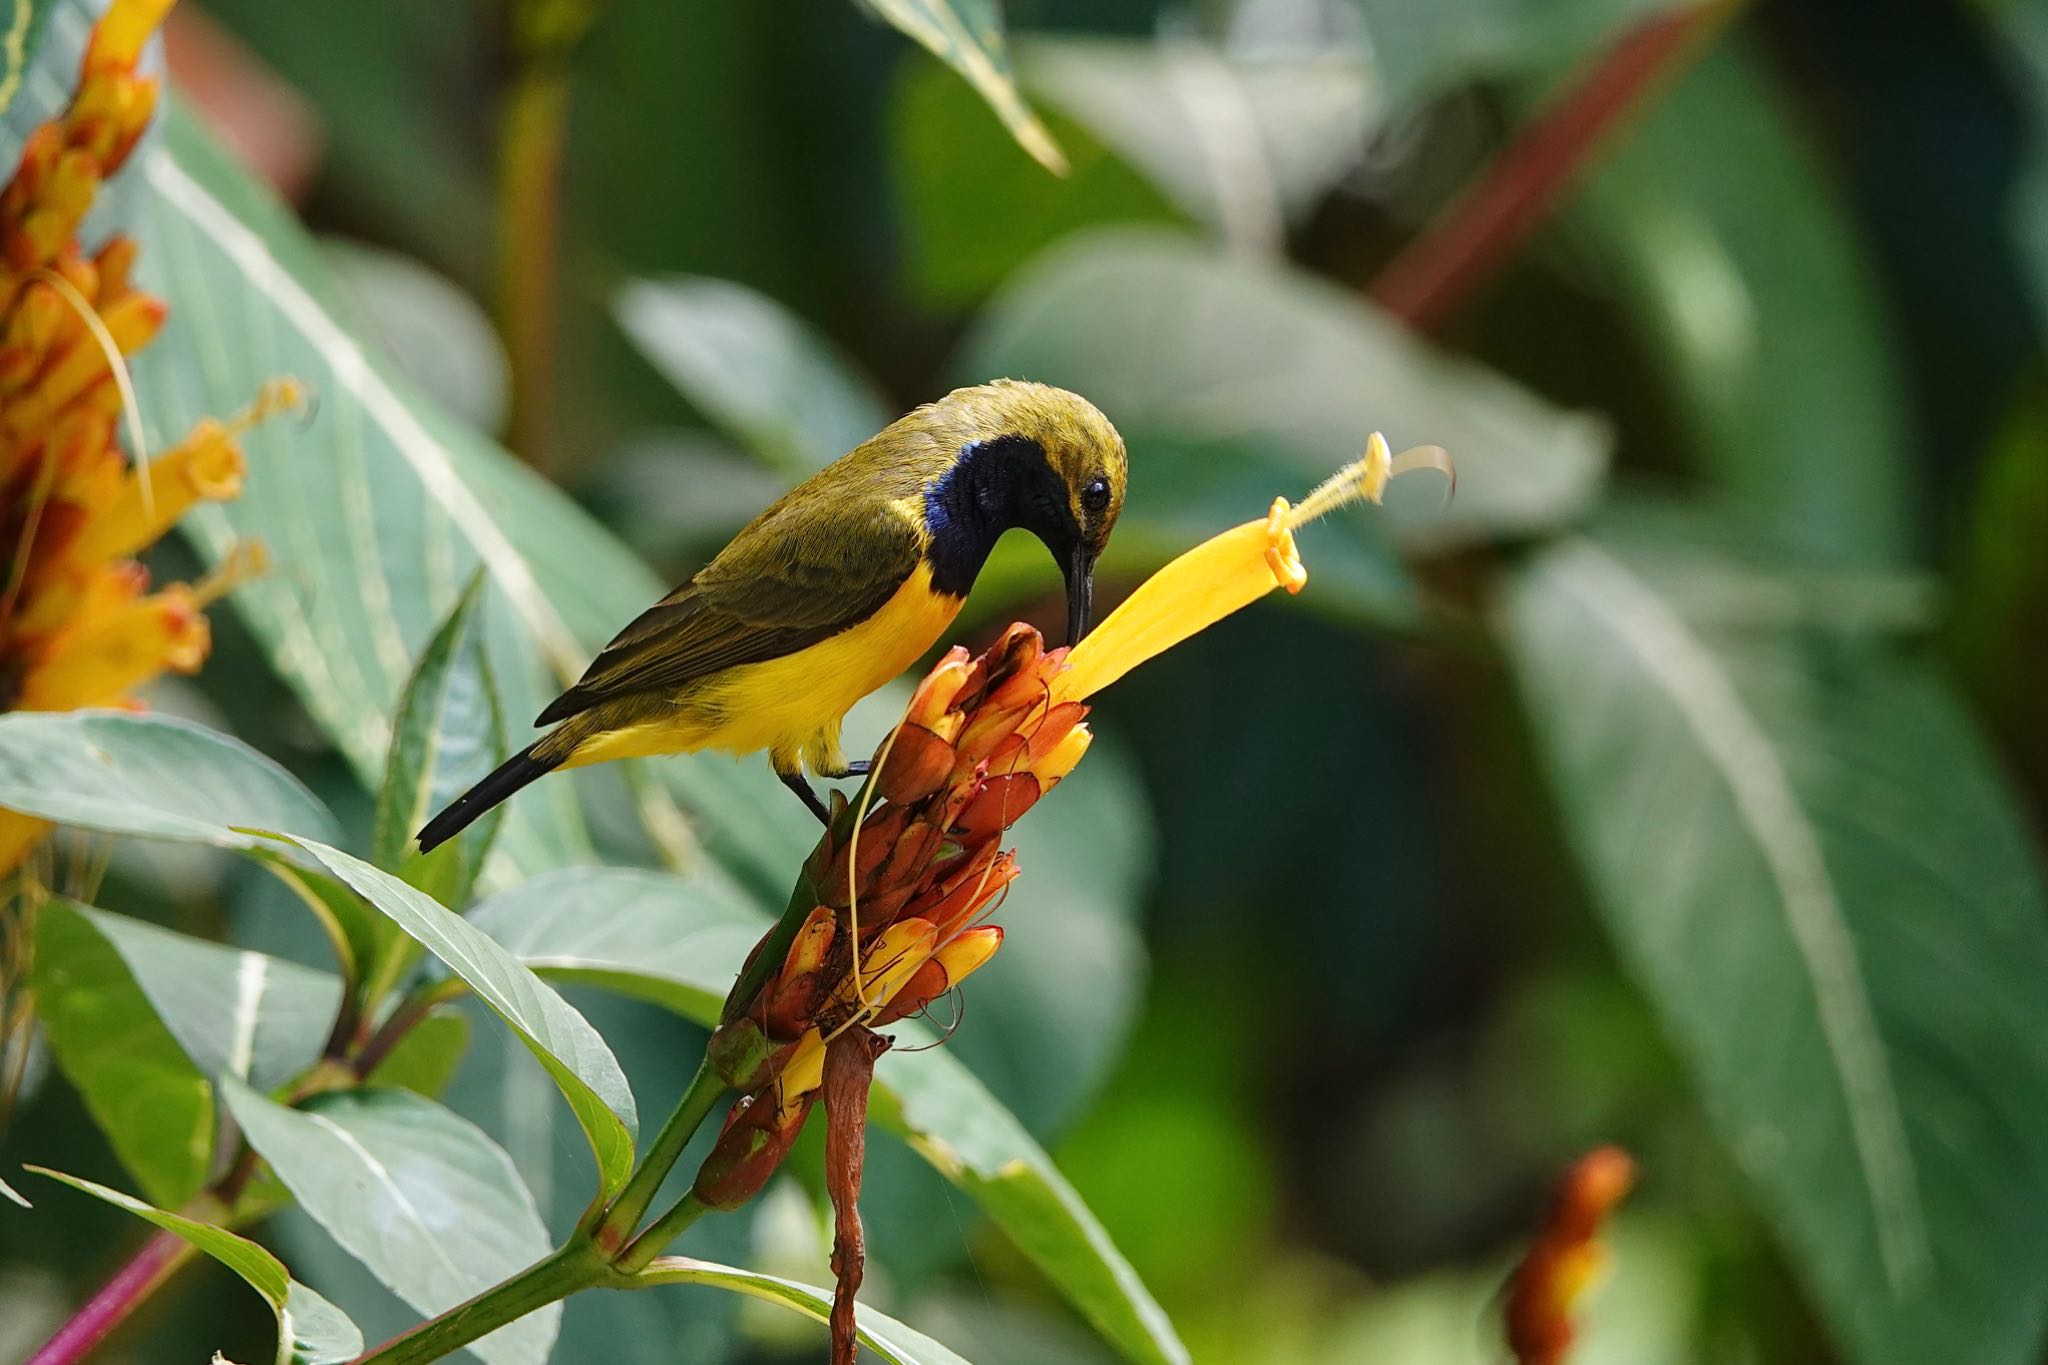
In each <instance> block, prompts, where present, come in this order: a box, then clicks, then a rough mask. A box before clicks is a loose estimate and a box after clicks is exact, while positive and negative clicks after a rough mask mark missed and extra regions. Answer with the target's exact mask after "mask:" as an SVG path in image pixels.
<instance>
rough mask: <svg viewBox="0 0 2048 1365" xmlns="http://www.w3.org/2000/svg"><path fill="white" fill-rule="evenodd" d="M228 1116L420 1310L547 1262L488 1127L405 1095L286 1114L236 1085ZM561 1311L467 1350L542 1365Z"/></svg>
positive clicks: (517, 1184) (344, 1098)
mask: <svg viewBox="0 0 2048 1365" xmlns="http://www.w3.org/2000/svg"><path fill="white" fill-rule="evenodd" d="M223 1092H224V1094H225V1097H226V1099H227V1103H228V1108H229V1110H230V1111H231V1112H232V1113H233V1114H234V1116H235V1121H236V1122H237V1123H239V1124H241V1126H242V1131H243V1132H244V1134H246V1135H247V1137H248V1139H249V1144H250V1146H252V1147H254V1148H255V1149H256V1150H257V1151H258V1152H260V1153H261V1154H262V1156H263V1159H264V1160H265V1161H267V1162H269V1163H270V1167H271V1169H272V1170H273V1171H275V1172H276V1173H277V1177H278V1179H280V1180H282V1181H283V1182H284V1183H285V1185H286V1187H287V1188H289V1189H290V1190H291V1192H292V1195H293V1197H294V1198H296V1199H297V1200H298V1202H299V1205H300V1207H302V1208H304V1209H305V1210H306V1212H307V1213H309V1214H311V1215H312V1216H313V1217H314V1218H315V1219H317V1220H318V1221H319V1223H320V1225H321V1226H322V1227H324V1228H326V1229H327V1231H328V1232H329V1233H330V1234H332V1236H333V1237H334V1240H335V1241H337V1242H339V1243H340V1244H341V1245H342V1246H343V1247H344V1248H345V1249H346V1250H347V1251H348V1252H349V1253H350V1254H351V1255H353V1256H354V1257H355V1258H356V1259H357V1260H359V1261H361V1262H362V1263H363V1265H364V1266H365V1267H367V1268H368V1269H369V1270H370V1272H371V1273H372V1274H374V1275H376V1277H377V1278H378V1279H379V1280H381V1281H383V1282H384V1284H385V1285H387V1286H388V1287H389V1288H390V1289H391V1290H392V1291H393V1292H394V1293H396V1294H397V1295H398V1296H399V1297H400V1298H402V1299H404V1300H405V1301H406V1302H407V1303H409V1304H411V1305H412V1306H413V1307H414V1308H417V1309H418V1310H419V1311H420V1312H422V1313H426V1314H434V1313H440V1312H445V1311H446V1310H448V1309H450V1308H453V1307H454V1306H455V1305H456V1304H458V1303H461V1302H463V1301H464V1300H466V1299H469V1298H472V1297H474V1296H475V1295H477V1294H480V1293H482V1292H483V1291H484V1290H486V1289H488V1288H490V1287H491V1286H492V1285H494V1284H496V1283H497V1282H498V1281H500V1280H502V1279H505V1278H507V1277H508V1276H511V1275H514V1274H516V1273H518V1272H519V1271H521V1270H524V1269H525V1268H526V1267H527V1266H529V1265H531V1264H533V1263H534V1262H535V1261H537V1260H539V1259H540V1258H541V1257H543V1256H545V1255H547V1254H548V1251H549V1249H550V1248H549V1244H548V1234H547V1229H546V1228H545V1227H544V1226H542V1224H541V1219H540V1212H539V1210H537V1209H536V1208H535V1207H534V1203H533V1196H532V1195H530V1194H529V1193H527V1189H526V1186H525V1184H524V1183H523V1182H522V1181H521V1180H520V1178H519V1172H518V1171H517V1170H516V1169H514V1167H513V1165H512V1159H511V1158H510V1157H508V1156H506V1155H505V1152H504V1150H503V1149H502V1148H500V1147H499V1146H498V1144H496V1143H495V1142H493V1141H491V1139H490V1138H489V1136H487V1135H486V1134H485V1133H484V1131H483V1130H482V1129H481V1128H478V1127H477V1126H476V1125H475V1124H473V1123H471V1122H469V1121H468V1120H467V1119H464V1118H461V1117H458V1116H457V1115H455V1114H454V1113H451V1112H450V1111H449V1110H447V1109H444V1108H442V1107H441V1106H440V1105H438V1104H436V1103H434V1102H433V1101H432V1100H429V1099H425V1098H423V1097H421V1096H419V1095H415V1094H413V1093H412V1092H410V1091H406V1090H359V1091H348V1092H336V1093H333V1094H328V1095H321V1096H317V1097H315V1098H314V1099H312V1100H309V1101H308V1102H307V1103H306V1104H305V1106H304V1107H302V1108H299V1109H288V1108H286V1107H285V1106H283V1105H281V1104H276V1103H273V1102H272V1101H270V1100H267V1099H265V1098H264V1097H263V1096H261V1095H259V1094H257V1093H256V1092H255V1091H253V1090H250V1089H248V1088H247V1087H246V1086H242V1085H238V1084H236V1083H234V1082H229V1083H227V1085H226V1086H224V1087H223ZM560 1320H561V1306H560V1305H559V1304H552V1305H549V1306H548V1307H546V1308H543V1309H541V1310H539V1311H538V1312H535V1313H531V1314H528V1315H527V1316H526V1317H523V1318H520V1319H519V1320H518V1321H517V1322H514V1323H511V1324H509V1325H507V1326H505V1327H501V1328H499V1329H498V1330H497V1331H495V1332H493V1333H491V1334H490V1335H489V1336H487V1337H485V1338H483V1339H482V1340H481V1341H478V1342H475V1343H473V1344H471V1345H470V1346H469V1347H468V1349H469V1350H470V1351H471V1352H472V1353H474V1354H475V1355H476V1356H477V1357H478V1358H479V1359H482V1360H484V1361H486V1362H488V1363H489V1365H541V1363H542V1362H544V1361H546V1359H547V1357H548V1349H549V1347H550V1346H552V1345H553V1344H554V1339H555V1329H556V1327H557V1325H558V1324H559V1322H560Z"/></svg>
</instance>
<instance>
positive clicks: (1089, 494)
mask: <svg viewBox="0 0 2048 1365" xmlns="http://www.w3.org/2000/svg"><path fill="white" fill-rule="evenodd" d="M934 406H935V407H936V408H939V409H947V410H950V411H948V413H947V415H948V417H949V418H951V420H950V421H949V422H947V423H946V425H947V426H948V427H950V428H951V429H952V431H953V433H954V434H955V435H956V436H958V437H962V438H964V439H961V440H960V441H959V445H958V452H959V458H958V461H957V464H956V466H955V468H954V470H953V471H951V475H950V477H949V479H948V480H947V482H948V483H949V484H952V485H954V486H955V487H956V488H957V489H959V490H962V491H965V490H970V489H971V490H972V497H973V500H974V505H975V507H976V509H977V512H978V515H979V516H980V518H982V524H983V525H984V526H985V527H987V528H988V529H990V530H992V531H994V532H995V533H997V534H1000V532H1001V531H1003V530H1006V529H1008V528H1010V527H1013V526H1014V527H1019V528H1022V529H1023V530H1026V531H1029V532H1031V534H1033V535H1035V536H1037V537H1038V539H1039V540H1041V541H1043V542H1044V543H1045V547H1046V548H1047V549H1048V550H1050V551H1052V554H1053V558H1054V559H1055V560H1057V561H1058V562H1059V566H1060V572H1061V574H1063V575H1064V576H1065V578H1066V586H1067V641H1068V643H1069V644H1071V643H1073V642H1074V641H1077V640H1079V639H1080V638H1081V637H1082V635H1084V634H1086V633H1087V630H1088V624H1089V613H1090V610H1091V608H1092V605H1093V599H1094V591H1095V561H1096V559H1097V558H1098V557H1099V556H1100V555H1101V554H1102V550H1103V547H1104V546H1105V545H1107V544H1108V543H1109V533H1110V532H1111V531H1112V530H1114V529H1115V527H1116V519H1117V515H1118V514H1119V513H1120V512H1122V511H1123V506H1124V484H1125V479H1126V472H1127V461H1126V457H1125V454H1124V440H1123V437H1121V436H1119V435H1118V434H1117V430H1116V428H1115V427H1114V426H1112V425H1110V421H1109V419H1108V418H1107V417H1104V416H1103V415H1102V413H1101V412H1100V411H1099V410H1098V409H1097V408H1096V406H1095V405H1094V404H1093V403H1090V402H1089V401H1088V400H1087V399H1085V398H1083V397H1081V396H1080V395H1079V394H1075V393H1069V392H1067V391H1066V390H1065V389H1056V388H1053V387H1051V386H1050V385H1046V384H1033V383H1027V382H1025V381H1022V380H1015V379H999V380H997V381H995V382H994V383H992V384H982V385H978V386H976V387H975V388H971V389H959V390H956V391H954V392H953V393H951V394H948V395H947V396H946V397H945V398H944V399H943V400H941V401H940V402H939V403H938V404H935V405H934ZM984 552H985V551H984ZM975 567H976V568H979V564H978V563H977V564H976V566H975Z"/></svg>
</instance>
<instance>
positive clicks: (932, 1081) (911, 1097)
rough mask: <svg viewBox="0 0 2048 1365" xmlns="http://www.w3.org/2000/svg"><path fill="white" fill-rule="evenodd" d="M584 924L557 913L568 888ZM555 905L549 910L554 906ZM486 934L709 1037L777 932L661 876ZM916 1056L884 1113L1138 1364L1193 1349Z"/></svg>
mask: <svg viewBox="0 0 2048 1365" xmlns="http://www.w3.org/2000/svg"><path fill="white" fill-rule="evenodd" d="M572 885H573V886H577V887H578V888H579V889H580V891H581V893H582V896H581V900H580V904H581V906H582V907H583V908H581V910H580V911H579V912H578V913H573V914H572V913H570V912H568V911H566V910H564V909H561V908H560V907H561V906H562V905H563V904H564V896H565V895H566V893H567V891H568V889H569V888H570V887H571V886H572ZM551 907H552V908H551ZM470 921H471V923H473V924H474V925H476V926H477V927H478V928H481V929H486V930H490V931H492V932H494V933H498V934H502V935H504V936H505V940H506V946H507V947H508V948H509V949H511V950H512V951H514V952H516V953H518V954H519V955H520V956H522V957H523V958H524V959H525V960H527V961H528V962H530V963H531V964H532V965H533V967H534V969H535V970H537V971H539V972H540V973H542V974H543V975H549V976H554V975H559V976H562V977H565V978H567V979H572V980H581V981H586V982H589V983H591V984H595V985H602V986H607V987H610V988H613V989H619V990H622V991H624V992H626V993H628V994H632V995H635V996H638V997H640V998H642V999H646V1000H651V1001H653V1002H655V1003H657V1004H660V1005H663V1006H664V1007H666V1008H669V1009H673V1010H675V1011H677V1012H678V1013H680V1014H682V1015H684V1016H685V1017H687V1018H691V1019H694V1020H696V1021H698V1022H699V1023H703V1024H706V1025H709V1024H713V1023H716V1022H717V1019H718V1014H719V1008H720V1006H721V1005H722V1004H723V1002H724V999H725V993H726V991H727V990H728V989H730V987H731V985H732V981H733V978H734V976H735V975H736V974H737V972H738V970H739V967H740V963H741V962H742V960H743V959H744V958H745V956H746V954H747V952H748V950H749V949H751V948H752V947H753V945H754V943H755V942H756V941H757V940H758V939H759V937H760V934H761V931H762V930H763V929H764V928H766V926H767V923H768V920H767V918H766V916H764V915H762V914H760V913H759V912H758V911H754V910H751V909H748V908H747V907H746V906H744V905H743V904H740V903H738V902H737V901H736V900H735V899H733V898H731V897H730V896H729V894H721V893H720V892H719V890H718V889H717V888H715V887H706V886H703V885H699V884H694V883H691V882H688V881H684V880H682V879H679V878H676V877H673V876H670V875H668V874H664V873H657V872H626V871H621V870H611V871H606V872H595V871H593V872H585V873H574V872H563V873H557V874H555V875H554V876H552V877H549V878H546V879H542V880H540V881H537V882H534V883H529V884H528V885H526V886H521V887H515V888H513V889H512V890H510V891H507V892H504V893H501V894H500V895H498V896H495V897H493V898H491V899H490V900H487V901H485V902H484V903H483V904H482V905H480V906H478V907H477V908H476V910H475V911H474V912H473V913H472V914H471V916H470ZM891 1032H894V1033H897V1034H899V1035H901V1036H902V1037H903V1038H904V1039H905V1041H906V1043H907V1044H908V1046H906V1047H903V1048H899V1049H897V1050H895V1051H893V1052H890V1053H889V1054H887V1055H886V1056H885V1057H884V1058H883V1061H882V1065H881V1069H880V1070H879V1071H878V1072H877V1075H876V1089H875V1097H874V1108H873V1111H872V1112H873V1115H874V1118H875V1121H876V1122H877V1123H880V1124H883V1125H884V1126H886V1127H888V1128H890V1129H891V1130H892V1131H894V1132H896V1133H897V1134H898V1135H899V1136H902V1137H905V1138H906V1139H907V1140H908V1141H909V1142H910V1143H911V1145H912V1146H913V1147H914V1148H915V1149H916V1150H917V1151H918V1152H919V1153H920V1154H921V1155H923V1156H924V1157H925V1158H926V1159H927V1160H929V1161H930V1162H931V1163H932V1164H933V1165H934V1166H935V1167H937V1168H938V1170H939V1171H940V1172H941V1173H942V1174H944V1175H945V1176H946V1177H947V1178H948V1179H949V1180H951V1181H953V1182H954V1183H955V1184H956V1185H958V1186H959V1187H960V1188H962V1189H963V1190H966V1191H967V1192H968V1193H969V1194H971V1195H973V1196H974V1197H975V1199H976V1200H977V1201H978V1202H980V1203H981V1204H982V1206H983V1208H984V1209H985V1210H986V1211H987V1212H988V1213H989V1215H990V1216H991V1217H992V1218H994V1219H995V1220H996V1222H997V1223H998V1224H999V1225H1000V1226H1001V1227H1002V1228H1003V1229H1004V1230H1005V1231H1006V1232H1008V1233H1009V1234H1010V1236H1011V1237H1012V1238H1013V1240H1015V1241H1016V1243H1017V1245H1018V1246H1019V1248H1020V1249H1022V1250H1023V1251H1024V1252H1025V1253H1026V1254H1027V1255H1028V1256H1030V1257H1031V1258H1032V1260H1033V1261H1034V1262H1036V1263H1037V1265H1038V1266H1039V1267H1040V1268H1041V1269H1042V1270H1043V1271H1044V1272H1045V1273H1046V1275H1047V1276H1048V1277H1049V1278H1050V1279H1052V1280H1053V1282H1054V1283H1055V1284H1057V1285H1059V1286H1060V1288H1061V1290H1062V1292H1064V1293H1065V1294H1066V1295H1067V1297H1068V1298H1069V1300H1070V1301H1071V1302H1072V1303H1073V1304H1074V1305H1075V1306H1076V1307H1077V1308H1079V1309H1080V1310H1081V1311H1082V1312H1083V1313H1084V1314H1086V1315H1087V1316H1088V1317H1089V1318H1090V1319H1091V1320H1092V1321H1094V1322H1095V1323H1096V1325H1097V1326H1098V1327H1100V1328H1101V1329H1102V1331H1103V1333H1104V1335H1105V1336H1107V1337H1108V1338H1109V1339H1110V1340H1111V1341H1112V1342H1114V1343H1115V1344H1116V1345H1117V1347H1118V1348H1119V1349H1120V1350H1122V1351H1123V1352H1124V1353H1125V1354H1126V1355H1127V1356H1129V1357H1130V1358H1131V1359H1133V1360H1144V1361H1178V1360H1185V1359H1186V1358H1187V1355H1186V1350H1185V1348H1184V1347H1182V1346H1181V1344H1180V1342H1179V1340H1178V1338H1177V1337H1176V1336H1175V1335H1174V1332H1173V1327H1172V1324H1171V1323H1169V1322H1168V1321H1167V1318H1166V1315H1165V1314H1164V1313H1163V1312H1162V1311H1161V1310H1160V1308H1159V1306H1158V1305H1157V1304H1156V1303H1155V1302H1153V1300H1152V1297H1151V1295H1150V1294H1149V1293H1148V1292H1147V1291H1146V1290H1145V1287H1144V1285H1143V1284H1142V1283H1140V1282H1139V1280H1138V1278H1137V1275H1136V1273H1135V1272H1134V1271H1133V1270H1132V1269H1131V1268H1130V1265H1129V1264H1128V1263H1127V1262H1126V1261H1125V1260H1124V1259H1123V1257H1122V1255H1121V1254H1120V1253H1119V1252H1118V1251H1117V1250H1116V1247H1115V1246H1114V1244H1112V1243H1111V1241H1110V1239H1109V1235H1108V1234H1107V1233H1106V1232H1104V1231H1103V1229H1102V1226H1101V1225H1100V1224H1099V1223H1098V1222H1096V1220H1095V1218H1094V1215H1092V1214H1091V1213H1089V1211H1088V1209H1087V1206H1086V1205H1085V1204H1083V1203H1082V1201H1081V1198H1080V1196H1079V1195H1077V1194H1076V1193H1075V1192H1074V1190H1073V1188H1072V1187H1071V1186H1070V1185H1068V1184H1067V1182H1066V1180H1065V1178H1064V1177H1062V1176H1061V1175H1060V1173H1059V1171H1058V1170H1057V1169H1056V1168H1055V1167H1054V1166H1053V1164H1052V1159H1051V1158H1050V1157H1048V1156H1047V1155H1046V1154H1045V1152H1044V1151H1043V1150H1042V1149H1041V1148H1040V1147H1039V1146H1038V1144H1037V1143H1036V1142H1034V1141H1033V1140H1032V1139H1031V1136H1030V1134H1029V1133H1027V1132H1026V1131H1025V1130H1024V1128H1023V1126H1022V1125H1021V1124H1019V1123H1018V1122H1017V1120H1016V1119H1015V1118H1014V1117H1013V1116H1012V1115H1011V1114H1010V1113H1009V1111H1007V1110H1006V1109H1004V1108H1003V1107H1002V1105H1001V1104H1000V1103H998V1102H997V1101H996V1099H995V1098H994V1097H993V1096H992V1095H990V1094H989V1093H988V1091H987V1089H986V1088H985V1087H984V1086H983V1085H982V1084H981V1082H980V1081H978V1080H976V1079H975V1077H974V1076H973V1074H972V1073H971V1072H969V1071H968V1070H967V1069H966V1068H965V1067H964V1066H962V1065H961V1064H960V1062H959V1060H958V1059H957V1058H955V1057H953V1056H952V1055H951V1054H950V1052H949V1051H948V1050H946V1049H943V1048H924V1049H923V1050H917V1046H918V1045H921V1044H924V1043H928V1042H930V1041H932V1040H931V1038H930V1035H929V1034H928V1033H927V1032H926V1031H924V1030H922V1029H918V1028H916V1027H915V1026H913V1025H907V1024H904V1025H895V1026H892V1029H891Z"/></svg>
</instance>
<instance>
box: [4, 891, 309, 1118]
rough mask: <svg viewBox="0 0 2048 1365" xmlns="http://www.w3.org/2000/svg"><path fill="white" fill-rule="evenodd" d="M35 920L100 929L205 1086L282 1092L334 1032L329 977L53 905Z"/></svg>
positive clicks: (77, 908) (135, 923)
mask: <svg viewBox="0 0 2048 1365" xmlns="http://www.w3.org/2000/svg"><path fill="white" fill-rule="evenodd" d="M42 913H43V914H45V915H47V914H52V913H55V914H59V915H77V916H79V917H81V918H83V919H84V920H85V921H86V922H87V923H88V924H90V925H91V926H92V927H93V928H94V929H95V930H97V931H98V932H99V935H100V937H101V938H103V939H105V940H106V941H107V943H108V945H109V946H110V947H112V948H113V950H114V951H115V952H116V953H119V954H120V956H121V960H122V961H123V962H124V963H126V964H127V966H128V971H129V973H130V975H132V976H133V977H134V979H135V984H136V985H137V986H138V987H140V988H141V990H142V993H143V995H144V996H145V997H147V998H148V1000H149V1003H150V1005H151V1006H152V1007H153V1008H154V1009H155V1010H156V1013H157V1017H158V1018H160V1019H162V1020H163V1022H164V1026H165V1027H166V1028H168V1029H169V1030H170V1031H171V1036H172V1037H174V1038H176V1039H177V1040H178V1043H179V1045H180V1046H182V1047H183V1048H184V1049H185V1055H186V1056H188V1057H190V1058H191V1059H192V1064H193V1065H194V1066H196V1067H198V1068H199V1074H200V1075H202V1076H205V1077H207V1078H208V1079H209V1080H218V1079H219V1078H220V1077H222V1076H233V1077H235V1078H236V1079H238V1080H244V1081H247V1082H249V1083H250V1084H251V1085H254V1086H258V1087H260V1088H262V1089H266V1090H267V1089H270V1088H272V1087H274V1086H278V1085H282V1084H283V1083H284V1082H285V1081H287V1080H289V1079H291V1078H292V1077H293V1076H295V1075H297V1074H298V1073H299V1072H300V1071H301V1070H303V1069H304V1068H305V1067H306V1066H308V1065H309V1064H311V1063H312V1062H313V1060H314V1059H315V1058H317V1057H318V1056H319V1055H320V1048H321V1045H322V1044H323V1043H325V1042H326V1041H327V1035H328V1033H329V1032H330V1031H331V1029H332V1028H333V1024H334V1012H335V1009H336V1007H337V1006H339V1005H340V1003H341V982H339V981H338V980H336V979H335V978H334V977H332V976H330V975H328V974H327V973H326V972H316V971H312V970H310V969H308V968H305V967H301V966H299V965H297V964H296V963H291V962H286V961H283V960H282V959H279V958H274V957H266V956H265V955H263V954H262V953H252V952H247V951H244V950H242V949H238V948H231V947H229V946H227V945H226V944H221V943H209V942H207V941H206V940H205V939H199V938H192V937H190V936H188V935H185V934H180V933H174V932H172V931H171V930H169V929H164V928H161V927H159V926H157V925H154V924H149V923H146V922H144V921H142V920H138V919H131V918H129V917H128V916H126V915H114V914H109V913H107V912H106V911H104V910H95V909H93V908H91V907H90V906H84V905H77V904H72V903H67V902H55V903H52V904H51V905H49V906H47V907H45V908H44V910H43V911H42Z"/></svg>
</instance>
